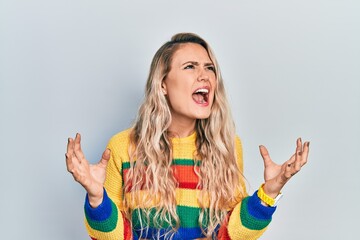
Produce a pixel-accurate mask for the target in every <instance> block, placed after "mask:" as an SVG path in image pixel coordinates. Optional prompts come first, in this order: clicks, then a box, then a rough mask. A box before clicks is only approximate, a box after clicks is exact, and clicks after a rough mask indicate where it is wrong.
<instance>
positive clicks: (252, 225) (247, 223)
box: [240, 197, 271, 230]
mask: <svg viewBox="0 0 360 240" xmlns="http://www.w3.org/2000/svg"><path fill="white" fill-rule="evenodd" d="M248 201H249V197H247V198H244V200H243V201H242V203H241V210H240V218H241V223H242V225H243V226H244V227H246V228H248V229H251V230H262V229H264V228H266V227H267V226H268V225H269V223H270V222H271V219H269V220H262V219H258V218H255V217H253V216H252V215H251V214H250V213H249V212H248V210H247V205H248Z"/></svg>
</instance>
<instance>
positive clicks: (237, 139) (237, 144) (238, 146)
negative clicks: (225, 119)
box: [235, 135, 242, 152]
mask: <svg viewBox="0 0 360 240" xmlns="http://www.w3.org/2000/svg"><path fill="white" fill-rule="evenodd" d="M235 149H236V152H242V144H241V139H240V137H239V136H238V135H236V136H235Z"/></svg>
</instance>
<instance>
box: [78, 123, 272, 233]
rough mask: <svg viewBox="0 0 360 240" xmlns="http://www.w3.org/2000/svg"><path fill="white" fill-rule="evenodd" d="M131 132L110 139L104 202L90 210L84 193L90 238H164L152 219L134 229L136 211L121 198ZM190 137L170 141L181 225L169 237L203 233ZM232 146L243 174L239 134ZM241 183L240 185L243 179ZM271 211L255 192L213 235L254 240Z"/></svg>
mask: <svg viewBox="0 0 360 240" xmlns="http://www.w3.org/2000/svg"><path fill="white" fill-rule="evenodd" d="M130 131H131V129H128V130H125V131H123V132H120V133H118V134H116V135H115V136H113V137H112V138H111V140H110V141H109V144H108V148H109V149H110V150H111V157H110V160H109V163H108V166H107V171H106V181H105V184H104V197H103V202H102V203H101V204H100V205H99V206H98V207H96V208H92V207H91V206H90V204H89V200H88V196H86V199H85V225H86V228H87V231H88V234H89V235H90V237H91V239H93V240H118V239H119V240H120V239H124V240H128V239H138V238H141V239H167V237H166V235H164V233H166V231H167V229H166V228H165V227H164V228H163V229H156V228H155V227H154V223H153V221H152V220H150V222H149V223H148V228H147V231H143V232H141V231H140V230H139V229H137V228H136V226H138V225H139V217H138V216H141V209H134V208H133V206H124V202H128V203H129V202H131V201H123V199H124V198H125V199H130V197H131V196H130V193H127V192H124V189H123V182H124V177H125V176H126V173H127V171H128V169H129V168H130V159H129V154H128V149H129V146H130V137H129V134H130ZM195 140H196V134H195V133H194V134H192V135H190V136H188V137H185V138H172V139H171V141H172V150H173V169H174V171H173V172H174V177H175V179H176V180H177V181H178V187H177V188H176V210H177V214H178V216H179V219H180V227H179V229H178V230H177V231H176V232H175V233H174V234H173V238H172V239H197V238H204V237H205V236H204V235H203V234H202V232H201V228H200V226H199V223H198V218H199V213H200V206H199V202H198V197H197V196H198V195H199V193H200V190H199V189H197V187H196V186H197V184H198V181H199V178H198V176H197V175H196V173H195V171H194V164H195V161H194V156H193V155H194V152H195V151H196V146H195ZM235 147H236V157H237V163H238V167H239V170H240V172H241V173H242V171H243V160H242V146H241V142H240V139H239V138H238V137H237V138H236V139H235ZM214 177H215V176H214ZM241 184H242V185H243V186H244V183H243V182H241ZM125 207H126V208H130V209H131V210H132V216H133V217H132V224H130V222H129V220H127V218H125V215H124V209H125ZM274 211H275V208H272V207H266V206H263V205H262V204H261V202H260V199H259V198H258V197H257V194H256V192H255V193H254V194H253V195H252V196H247V197H245V198H243V199H242V200H241V201H240V202H238V203H237V204H236V206H235V207H234V209H231V210H230V211H229V214H228V220H227V221H225V222H224V223H223V224H222V225H221V226H219V227H218V228H217V239H224V240H225V239H232V240H240V239H241V240H243V239H246V240H251V239H258V238H259V237H260V236H261V235H262V234H263V232H264V231H265V230H266V228H267V226H268V224H269V223H270V221H271V218H272V214H273V213H274ZM143 221H144V220H143ZM140 234H142V235H141V236H140ZM159 236H162V237H159Z"/></svg>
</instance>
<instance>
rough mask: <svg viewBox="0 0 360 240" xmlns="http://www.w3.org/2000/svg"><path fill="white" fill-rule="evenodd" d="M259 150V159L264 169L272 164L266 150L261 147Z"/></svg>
mask: <svg viewBox="0 0 360 240" xmlns="http://www.w3.org/2000/svg"><path fill="white" fill-rule="evenodd" d="M259 150H260V154H261V157H262V158H263V160H264V166H265V167H267V166H269V165H270V164H271V163H272V160H271V158H270V155H269V152H268V150H267V149H266V147H265V146H263V145H260V146H259Z"/></svg>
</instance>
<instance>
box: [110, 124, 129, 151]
mask: <svg viewBox="0 0 360 240" xmlns="http://www.w3.org/2000/svg"><path fill="white" fill-rule="evenodd" d="M131 131H132V128H128V129H126V130H124V131H121V132H119V133H117V134H115V135H114V136H112V137H111V138H110V140H109V143H108V148H110V150H111V151H112V152H113V153H117V154H121V155H124V154H125V155H127V154H128V149H129V146H130V134H131Z"/></svg>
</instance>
